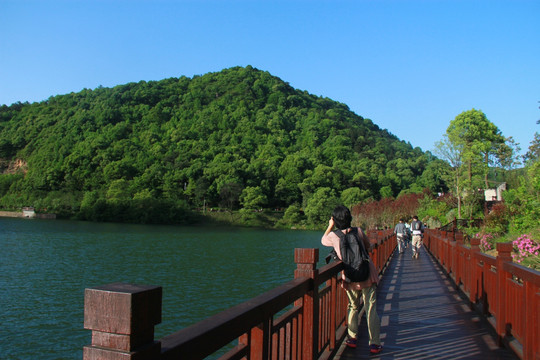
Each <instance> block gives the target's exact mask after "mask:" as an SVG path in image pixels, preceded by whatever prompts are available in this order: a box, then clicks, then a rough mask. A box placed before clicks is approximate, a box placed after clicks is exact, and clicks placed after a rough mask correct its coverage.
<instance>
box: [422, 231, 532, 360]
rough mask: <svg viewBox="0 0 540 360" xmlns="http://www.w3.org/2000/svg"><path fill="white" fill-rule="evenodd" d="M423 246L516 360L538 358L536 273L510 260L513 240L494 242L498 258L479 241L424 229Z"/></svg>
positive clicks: (454, 233) (460, 235)
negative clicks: (509, 349)
mask: <svg viewBox="0 0 540 360" xmlns="http://www.w3.org/2000/svg"><path fill="white" fill-rule="evenodd" d="M424 244H425V246H426V248H427V249H428V251H429V252H430V253H431V254H432V255H433V256H434V258H435V259H436V260H437V261H438V262H439V264H440V265H441V266H442V267H443V268H444V270H445V271H446V272H447V274H448V275H449V276H450V277H451V278H452V280H453V281H454V283H455V285H456V287H458V288H459V289H460V290H461V291H462V292H463V293H464V294H465V295H466V296H467V297H468V299H469V301H470V304H471V307H472V308H474V309H475V310H476V311H477V312H479V313H480V314H481V315H482V316H484V317H485V318H486V319H487V320H488V321H489V323H490V324H491V326H492V327H493V329H494V331H495V332H496V334H497V336H498V340H499V343H500V345H502V344H505V345H507V346H509V347H510V348H511V349H512V350H513V351H514V352H515V353H516V354H517V355H518V356H519V357H520V358H521V359H525V360H535V359H540V329H539V327H540V273H539V272H538V271H535V270H532V269H529V268H526V267H524V266H521V265H518V264H516V263H513V262H512V256H511V252H512V243H497V247H496V249H497V252H498V255H497V257H493V256H490V255H487V254H484V253H482V252H481V251H480V247H479V245H480V240H479V239H474V238H473V239H471V241H470V246H467V245H466V244H464V240H463V234H461V233H459V232H447V231H440V230H429V229H428V230H426V232H425V236H424Z"/></svg>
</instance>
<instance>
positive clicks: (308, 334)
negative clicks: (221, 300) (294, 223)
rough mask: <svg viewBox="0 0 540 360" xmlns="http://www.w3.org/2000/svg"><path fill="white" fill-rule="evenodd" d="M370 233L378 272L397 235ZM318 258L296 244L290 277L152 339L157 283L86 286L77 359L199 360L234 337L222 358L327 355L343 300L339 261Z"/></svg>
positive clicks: (337, 339) (340, 332) (157, 318)
mask: <svg viewBox="0 0 540 360" xmlns="http://www.w3.org/2000/svg"><path fill="white" fill-rule="evenodd" d="M368 237H370V240H372V241H373V240H376V241H377V243H376V245H375V247H374V249H373V251H372V252H371V257H372V260H373V262H374V263H375V265H376V266H377V267H378V268H380V271H381V274H382V272H383V271H384V270H385V268H386V266H387V263H388V261H389V259H390V257H391V255H392V253H393V250H394V248H395V245H396V243H395V241H392V240H393V239H394V237H395V236H394V235H393V234H392V231H391V230H387V231H378V232H368ZM318 260H319V250H318V249H295V262H296V264H297V269H296V270H295V276H294V277H295V278H294V280H291V281H289V282H287V283H285V284H283V285H281V286H278V287H276V288H274V289H272V290H270V291H267V292H265V293H264V294H261V295H259V296H257V297H255V298H253V299H251V300H248V301H246V302H244V303H242V304H239V305H237V306H235V307H232V308H230V309H228V310H225V311H223V312H221V313H219V314H216V315H214V316H212V317H210V318H207V319H205V320H203V321H201V322H198V323H196V324H194V325H191V326H189V327H187V328H185V329H182V330H179V331H177V332H175V333H173V334H170V335H168V336H165V337H163V338H162V339H160V340H157V341H156V340H154V326H155V325H157V324H159V323H160V322H161V300H162V299H161V298H162V288H161V287H159V286H147V285H131V284H122V283H116V284H109V285H105V286H101V287H97V288H90V289H86V290H85V311H84V327H85V328H86V329H89V330H92V344H91V345H88V346H85V347H84V349H83V359H87V360H90V359H97V358H107V359H116V358H118V359H120V358H135V357H136V358H137V359H141V360H146V359H163V360H164V359H203V358H205V357H208V356H211V355H212V354H214V353H215V352H216V351H217V350H219V349H222V348H223V347H225V346H228V345H229V344H230V343H231V342H233V341H235V339H238V345H236V346H234V347H233V348H232V349H230V350H229V351H228V352H227V353H226V354H224V355H222V356H221V357H220V359H222V360H233V359H244V358H249V359H299V360H300V359H306V360H307V359H310V360H311V359H330V358H332V357H333V356H334V355H335V353H336V351H337V349H338V347H339V344H340V343H341V341H342V340H343V339H344V337H345V333H346V304H347V298H346V295H345V292H344V290H343V289H342V288H341V287H340V286H339V285H338V279H339V274H340V272H341V270H342V269H343V264H342V263H341V262H340V261H338V262H334V263H330V264H328V265H326V266H323V267H321V268H320V269H317V268H316V265H317V262H318ZM208 339H212V341H208ZM126 355H129V357H126Z"/></svg>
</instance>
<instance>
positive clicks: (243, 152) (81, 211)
mask: <svg viewBox="0 0 540 360" xmlns="http://www.w3.org/2000/svg"><path fill="white" fill-rule="evenodd" d="M0 158H1V160H2V161H1V162H0V166H1V169H0V170H1V171H2V175H0V207H1V208H7V209H9V208H12V209H14V208H20V207H22V206H34V207H35V208H36V209H37V210H38V211H49V212H56V213H58V214H60V215H63V216H65V217H76V218H80V219H88V220H108V221H131V222H146V223H151V222H160V223H180V222H189V221H191V220H192V216H191V215H190V214H191V211H192V210H194V209H199V210H202V209H209V208H211V207H218V206H220V207H222V208H226V209H229V210H235V209H239V208H242V209H244V211H245V213H246V216H247V213H248V212H252V210H254V209H261V208H266V209H275V208H278V209H287V208H290V209H291V210H290V212H289V215H288V216H289V217H290V219H291V220H294V216H295V213H296V212H298V211H300V210H303V211H305V214H306V215H307V219H308V222H312V223H316V222H318V221H320V220H321V219H320V211H319V210H320V208H323V207H326V206H329V205H332V204H333V203H336V202H343V203H346V204H347V205H349V206H351V205H353V204H357V203H359V202H361V201H364V200H366V199H375V200H376V199H380V198H381V197H388V196H397V195H398V194H399V193H400V192H403V191H412V192H419V191H421V190H422V189H423V188H426V187H427V188H430V189H431V190H432V191H438V190H440V188H442V187H444V186H443V185H442V184H441V183H440V182H439V181H437V177H436V176H435V173H436V172H435V168H436V167H437V166H441V164H440V162H439V161H438V160H435V159H434V158H433V157H432V155H431V154H429V153H423V152H422V151H421V150H420V149H419V148H412V146H411V145H410V144H409V143H406V142H404V141H400V139H398V138H397V137H396V136H394V135H392V134H390V133H389V132H388V131H386V130H382V129H380V128H379V127H378V126H377V125H375V124H374V123H373V122H372V121H371V120H368V119H365V118H363V117H361V116H359V115H357V114H355V113H353V112H352V111H350V110H349V108H348V107H347V106H346V105H344V104H341V103H338V102H336V101H332V100H330V99H328V98H322V97H318V96H314V95H311V94H309V93H307V92H306V91H300V90H297V89H294V88H292V87H291V86H290V85H289V84H288V83H286V82H284V81H282V80H281V79H279V78H277V77H274V76H272V75H270V74H269V73H268V72H264V71H260V70H257V69H255V68H252V67H249V66H248V67H246V68H243V67H236V68H231V69H226V70H223V71H221V72H217V73H209V74H206V75H203V76H195V77H193V78H188V77H180V78H170V79H165V80H161V81H150V82H145V81H141V82H138V83H129V84H125V85H119V86H115V87H113V88H103V87H100V88H97V89H94V90H90V89H84V90H82V91H80V92H78V93H71V94H66V95H58V96H54V97H51V98H49V99H48V100H46V101H43V102H40V103H32V104H28V103H15V104H12V105H11V106H6V105H3V106H1V107H0ZM329 211H330V210H329V209H328V208H326V209H325V214H327V213H328V212H329ZM325 216H326V215H325Z"/></svg>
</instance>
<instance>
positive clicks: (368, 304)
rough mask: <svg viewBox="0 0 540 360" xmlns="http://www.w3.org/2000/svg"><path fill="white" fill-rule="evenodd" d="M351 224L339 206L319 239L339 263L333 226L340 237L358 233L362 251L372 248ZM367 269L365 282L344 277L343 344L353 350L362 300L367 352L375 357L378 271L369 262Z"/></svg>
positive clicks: (347, 212)
mask: <svg viewBox="0 0 540 360" xmlns="http://www.w3.org/2000/svg"><path fill="white" fill-rule="evenodd" d="M351 221H352V216H351V212H350V210H349V209H348V208H347V207H346V206H343V205H340V206H338V207H336V208H335V209H334V211H333V213H332V217H331V218H330V220H329V221H328V228H327V229H326V231H325V233H324V235H323V237H322V239H321V242H322V244H323V245H325V246H331V247H333V248H334V250H335V251H336V253H337V256H338V258H339V259H342V256H341V246H340V241H341V240H340V238H341V236H338V235H337V234H336V233H334V232H332V230H333V229H334V226H335V227H337V229H338V230H337V231H341V232H342V233H343V234H347V233H349V232H350V231H357V234H358V236H357V239H358V240H360V241H361V242H362V244H361V245H363V246H364V249H366V250H369V249H370V247H371V244H370V243H369V240H368V238H367V236H366V234H365V233H364V231H363V230H362V229H360V228H351ZM369 268H370V271H369V276H368V278H367V280H364V281H361V282H349V281H348V279H347V278H346V277H345V274H344V273H343V278H342V282H341V284H342V286H343V288H344V289H345V291H346V293H347V297H348V299H349V305H348V306H347V309H348V314H347V327H348V328H347V332H348V336H349V337H348V339H347V340H346V344H347V346H348V347H351V348H356V344H357V339H358V336H357V335H358V312H359V310H360V296H361V297H362V299H363V300H364V307H365V309H366V318H367V326H368V332H369V351H370V353H372V354H378V353H380V352H381V351H382V346H381V340H380V328H381V321H380V319H379V315H378V314H377V293H376V288H377V284H378V282H379V277H378V272H377V269H376V268H375V265H374V264H373V262H372V261H371V260H370V261H369Z"/></svg>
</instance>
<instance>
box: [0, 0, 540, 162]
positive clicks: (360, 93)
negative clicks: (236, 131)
mask: <svg viewBox="0 0 540 360" xmlns="http://www.w3.org/2000/svg"><path fill="white" fill-rule="evenodd" d="M539 14H540V1H537V0H534V1H533V0H530V1H527V0H507V1H499V0H485V1H484V0H470V1H462V0H394V1H390V0H354V1H353V0H351V1H345V0H327V1H319V0H286V1H277V0H276V1H265V0H251V1H246V0H231V1H228V0H220V1H218V0H214V1H209V0H185V1H183V0H178V1H172V0H147V1H143V0H63V1H60V0H50V1H49V0H34V1H29V0H0V104H7V105H9V104H12V103H14V102H17V101H21V102H25V101H29V102H34V101H43V100H46V99H47V98H49V97H50V96H54V95H58V94H66V93H70V92H78V91H80V90H82V89H83V88H89V89H94V88H96V87H98V86H100V85H101V86H105V87H112V86H115V85H120V84H125V83H128V82H138V81H140V80H147V81H148V80H161V79H165V78H170V77H180V76H183V75H185V76H188V77H192V76H193V75H203V74H206V73H208V72H216V71H220V70H222V69H224V68H229V67H233V66H246V65H252V66H253V67H255V68H258V69H260V70H264V71H268V72H270V73H271V74H272V75H275V76H278V77H280V78H281V79H282V80H284V81H286V82H288V83H290V84H291V85H292V86H293V87H295V88H297V89H300V90H306V91H307V92H309V93H312V94H315V95H318V96H323V97H328V98H330V99H333V100H336V101H339V102H342V103H345V104H346V105H348V106H349V108H350V109H351V110H352V111H354V112H355V113H357V114H358V115H361V116H363V117H365V118H369V119H371V120H372V121H373V122H374V123H376V124H377V125H378V126H379V127H381V128H383V129H388V131H390V132H391V133H392V134H394V135H396V136H397V137H398V138H400V139H402V140H405V141H408V142H410V143H411V144H412V145H413V146H418V147H420V148H422V149H423V150H430V151H431V150H433V148H434V143H435V142H436V141H438V140H441V139H442V136H443V134H444V132H445V131H446V128H447V127H448V125H449V123H450V121H451V120H453V119H454V118H455V117H456V116H457V115H458V114H459V113H461V112H463V111H466V110H470V109H472V108H475V109H479V110H482V111H483V112H484V113H485V114H486V115H487V117H488V119H489V120H491V121H492V122H493V123H494V124H495V125H497V126H498V127H499V129H500V130H501V131H502V133H503V135H504V136H507V137H508V136H513V137H514V139H515V140H516V141H517V142H518V143H520V146H521V148H522V153H524V152H525V151H526V149H527V148H528V146H529V145H530V142H531V141H532V139H533V135H534V133H535V132H540V125H537V124H536V121H537V120H538V119H540V110H539V108H538V107H539V106H540V103H539V101H540V45H539V44H540V21H538V18H539Z"/></svg>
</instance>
